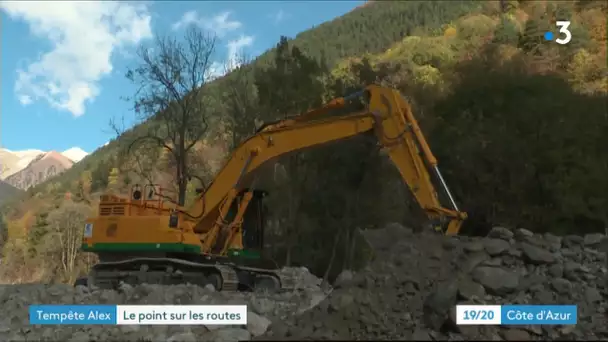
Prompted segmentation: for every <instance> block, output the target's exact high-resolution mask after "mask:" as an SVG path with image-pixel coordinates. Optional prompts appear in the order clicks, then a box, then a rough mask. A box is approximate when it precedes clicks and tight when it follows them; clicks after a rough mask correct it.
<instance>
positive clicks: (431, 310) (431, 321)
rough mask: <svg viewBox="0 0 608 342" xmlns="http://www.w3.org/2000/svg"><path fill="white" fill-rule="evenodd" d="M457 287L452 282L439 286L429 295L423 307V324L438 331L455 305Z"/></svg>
mask: <svg viewBox="0 0 608 342" xmlns="http://www.w3.org/2000/svg"><path fill="white" fill-rule="evenodd" d="M457 295H458V286H457V285H456V283H454V282H446V283H442V284H440V285H439V286H438V287H437V289H436V290H435V291H434V292H432V293H431V295H429V296H428V297H427V298H426V300H425V302H424V306H423V312H424V321H425V324H426V325H427V326H428V327H429V328H431V329H435V330H438V329H439V328H440V327H441V326H442V325H443V323H445V321H446V320H447V319H448V314H449V311H450V309H451V308H452V307H453V306H454V305H455V304H456V300H457Z"/></svg>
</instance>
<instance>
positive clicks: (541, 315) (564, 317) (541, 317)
mask: <svg viewBox="0 0 608 342" xmlns="http://www.w3.org/2000/svg"><path fill="white" fill-rule="evenodd" d="M577 320H578V315H577V308H576V305H503V306H502V307H501V320H500V324H501V325H537V324H540V325H569V324H576V322H577Z"/></svg>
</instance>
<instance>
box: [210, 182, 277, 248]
mask: <svg viewBox="0 0 608 342" xmlns="http://www.w3.org/2000/svg"><path fill="white" fill-rule="evenodd" d="M248 192H251V193H252V195H253V196H252V198H251V200H250V201H249V204H248V205H247V209H246V210H245V213H244V215H243V222H242V225H241V234H242V244H243V249H240V250H229V251H228V256H229V257H233V258H239V259H261V258H262V250H263V247H264V232H265V231H264V230H265V223H266V218H267V216H266V214H267V212H268V210H267V207H266V205H265V204H264V198H265V197H266V196H267V195H268V192H267V191H265V190H259V189H243V190H242V191H240V192H239V194H238V195H237V197H236V199H235V200H234V201H233V202H232V205H231V206H230V209H229V210H228V213H227V215H226V221H228V222H232V221H233V220H234V218H235V216H236V215H237V212H238V209H239V204H240V203H241V202H242V199H243V196H245V194H246V193H248ZM223 239H224V237H220V241H223ZM222 245H223V243H218V244H216V248H215V249H214V252H215V253H219V251H220V250H219V249H220V248H221V246H222Z"/></svg>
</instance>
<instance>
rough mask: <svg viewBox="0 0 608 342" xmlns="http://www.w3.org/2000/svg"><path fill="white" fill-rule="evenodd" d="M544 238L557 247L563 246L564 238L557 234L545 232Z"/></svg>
mask: <svg viewBox="0 0 608 342" xmlns="http://www.w3.org/2000/svg"><path fill="white" fill-rule="evenodd" d="M543 238H544V239H545V241H547V242H548V243H549V244H550V245H555V246H557V247H561V246H562V238H561V237H559V236H555V235H553V234H551V233H545V235H543Z"/></svg>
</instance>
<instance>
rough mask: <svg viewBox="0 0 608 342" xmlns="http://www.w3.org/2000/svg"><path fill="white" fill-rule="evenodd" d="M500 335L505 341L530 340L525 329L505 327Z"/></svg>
mask: <svg viewBox="0 0 608 342" xmlns="http://www.w3.org/2000/svg"><path fill="white" fill-rule="evenodd" d="M502 337H503V338H504V339H505V340H506V341H528V340H530V334H528V332H527V331H525V330H521V329H506V330H504V331H503V333H502Z"/></svg>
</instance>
